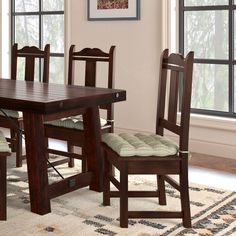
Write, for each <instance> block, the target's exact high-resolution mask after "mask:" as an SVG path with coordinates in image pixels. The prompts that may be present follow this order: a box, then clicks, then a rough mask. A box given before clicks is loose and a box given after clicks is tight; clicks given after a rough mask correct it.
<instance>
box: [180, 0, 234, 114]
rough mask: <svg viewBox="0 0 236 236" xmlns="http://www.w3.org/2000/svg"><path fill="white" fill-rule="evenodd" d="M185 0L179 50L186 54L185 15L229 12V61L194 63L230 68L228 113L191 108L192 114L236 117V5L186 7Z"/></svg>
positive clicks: (181, 0) (231, 2)
mask: <svg viewBox="0 0 236 236" xmlns="http://www.w3.org/2000/svg"><path fill="white" fill-rule="evenodd" d="M184 2H185V0H179V50H180V52H181V53H184V43H185V42H184V23H185V21H184V13H185V12H189V11H209V10H227V11H228V20H229V25H228V27H229V28H228V34H229V35H228V37H229V41H228V50H229V51H228V59H225V60H223V59H201V58H195V60H194V63H198V64H212V65H226V66H228V86H229V93H228V111H227V112H226V111H217V110H209V109H201V108H191V112H192V113H196V114H203V115H213V116H223V117H236V109H234V107H235V103H236V101H235V97H234V91H235V89H236V88H234V86H235V81H234V73H235V70H234V66H236V59H234V57H235V52H234V50H235V49H234V48H235V42H234V35H235V32H234V25H235V24H234V19H235V15H234V13H235V14H236V3H234V1H233V0H229V1H228V5H210V6H209V5H207V6H185V5H184Z"/></svg>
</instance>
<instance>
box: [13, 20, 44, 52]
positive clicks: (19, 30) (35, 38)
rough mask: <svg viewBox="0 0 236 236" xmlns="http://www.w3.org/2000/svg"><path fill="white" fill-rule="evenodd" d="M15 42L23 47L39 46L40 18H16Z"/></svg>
mask: <svg viewBox="0 0 236 236" xmlns="http://www.w3.org/2000/svg"><path fill="white" fill-rule="evenodd" d="M15 24H16V25H15V42H16V43H18V44H19V48H21V47H23V46H26V45H27V46H37V47H38V46H39V17H38V16H16V17H15Z"/></svg>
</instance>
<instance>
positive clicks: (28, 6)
mask: <svg viewBox="0 0 236 236" xmlns="http://www.w3.org/2000/svg"><path fill="white" fill-rule="evenodd" d="M15 11H16V12H34V11H39V0H15Z"/></svg>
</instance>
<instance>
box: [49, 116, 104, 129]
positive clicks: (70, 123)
mask: <svg viewBox="0 0 236 236" xmlns="http://www.w3.org/2000/svg"><path fill="white" fill-rule="evenodd" d="M100 122H101V126H104V125H105V124H106V123H107V121H106V120H105V119H103V118H100ZM45 124H48V125H53V126H58V127H64V128H69V129H79V130H83V129H84V124H83V116H82V115H78V116H71V117H66V118H62V119H58V120H53V121H47V122H45Z"/></svg>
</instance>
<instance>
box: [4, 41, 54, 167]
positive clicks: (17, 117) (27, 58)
mask: <svg viewBox="0 0 236 236" xmlns="http://www.w3.org/2000/svg"><path fill="white" fill-rule="evenodd" d="M19 58H23V64H22V61H21V66H24V67H25V70H24V77H23V78H24V79H25V80H26V81H34V80H35V74H36V73H35V61H36V59H39V63H42V61H41V59H43V69H42V73H41V74H42V80H41V81H42V82H44V83H48V80H49V58H50V45H49V44H47V45H46V46H45V48H44V50H41V49H39V48H37V47H35V46H32V47H29V46H25V47H23V48H21V49H18V44H14V45H13V46H12V52H11V79H12V80H16V79H19V78H18V75H19V74H18V73H17V72H19V70H18V69H19V66H18V64H20V63H19ZM0 127H4V128H7V129H10V138H7V140H8V141H9V142H10V147H11V150H12V152H16V167H21V166H22V160H23V159H24V156H23V155H22V132H23V115H22V112H19V111H13V110H7V109H0Z"/></svg>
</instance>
